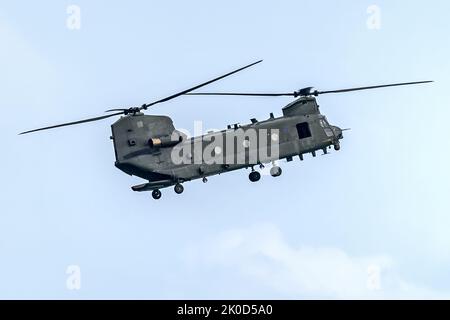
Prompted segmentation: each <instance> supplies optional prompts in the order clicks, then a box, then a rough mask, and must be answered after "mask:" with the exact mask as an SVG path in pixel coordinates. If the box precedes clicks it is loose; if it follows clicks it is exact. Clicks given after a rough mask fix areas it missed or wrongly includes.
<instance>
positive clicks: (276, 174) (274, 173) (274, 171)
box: [270, 166, 283, 178]
mask: <svg viewBox="0 0 450 320" xmlns="http://www.w3.org/2000/svg"><path fill="white" fill-rule="evenodd" d="M282 173H283V170H281V168H280V167H278V166H274V167H272V168H270V175H271V176H272V177H275V178H276V177H279V176H281V174H282Z"/></svg>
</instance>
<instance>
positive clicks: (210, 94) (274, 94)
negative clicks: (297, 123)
mask: <svg viewBox="0 0 450 320" xmlns="http://www.w3.org/2000/svg"><path fill="white" fill-rule="evenodd" d="M187 95H188V96H246V97H283V96H286V97H291V96H294V95H295V93H293V92H292V93H239V92H237V93H233V92H192V93H188V94H187Z"/></svg>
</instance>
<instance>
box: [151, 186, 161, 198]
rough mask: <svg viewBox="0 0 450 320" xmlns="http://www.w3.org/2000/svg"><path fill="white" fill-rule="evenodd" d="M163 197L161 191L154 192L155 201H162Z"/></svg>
mask: <svg viewBox="0 0 450 320" xmlns="http://www.w3.org/2000/svg"><path fill="white" fill-rule="evenodd" d="M161 196H162V194H161V191H160V190H159V189H155V190H153V192H152V197H153V199H155V200H158V199H161Z"/></svg>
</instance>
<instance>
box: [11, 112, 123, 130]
mask: <svg viewBox="0 0 450 320" xmlns="http://www.w3.org/2000/svg"><path fill="white" fill-rule="evenodd" d="M121 114H123V112H117V113H113V114H108V115H106V116H101V117H95V118H89V119H85V120H79V121H74V122H67V123H62V124H57V125H54V126H49V127H44V128H39V129H34V130H29V131H24V132H21V133H19V135H22V134H27V133H31V132H36V131H42V130H48V129H54V128H59V127H66V126H72V125H75V124H80V123H86V122H93V121H98V120H103V119H106V118H110V117H114V116H118V115H121Z"/></svg>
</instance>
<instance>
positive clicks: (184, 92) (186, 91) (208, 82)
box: [140, 60, 262, 110]
mask: <svg viewBox="0 0 450 320" xmlns="http://www.w3.org/2000/svg"><path fill="white" fill-rule="evenodd" d="M261 62H262V60H259V61H256V62H254V63H252V64H249V65H247V66H245V67H242V68H239V69H237V70H234V71H232V72H229V73H227V74H225V75H223V76H220V77H217V78H215V79H212V80H210V81H207V82H204V83H202V84H199V85H197V86H195V87H192V88H190V89H187V90H184V91H181V92H178V93H176V94H173V95H171V96H168V97H167V98H164V99H161V100H158V101H155V102H152V103H149V104H144V105H143V106H142V107H141V108H140V109H141V110H142V109H143V110H147V108H148V107H151V106H153V105H155V104H158V103H161V102H166V101H169V100H172V99H174V98H176V97H179V96H181V95H184V94H186V93H189V92H191V91H194V90H197V89H199V88H201V87H204V86H206V85H208V84H211V83H213V82H216V81H218V80H221V79H223V78H226V77H228V76H231V75H232V74H235V73H238V72H240V71H242V70H244V69H247V68H250V67H252V66H254V65H256V64H258V63H261Z"/></svg>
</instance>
